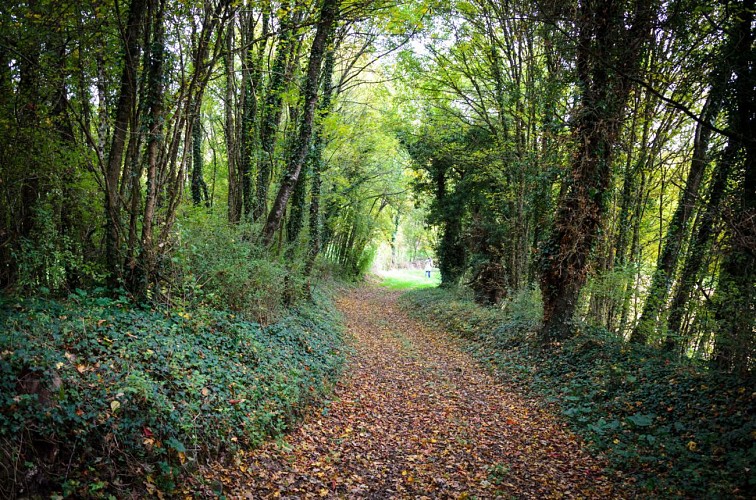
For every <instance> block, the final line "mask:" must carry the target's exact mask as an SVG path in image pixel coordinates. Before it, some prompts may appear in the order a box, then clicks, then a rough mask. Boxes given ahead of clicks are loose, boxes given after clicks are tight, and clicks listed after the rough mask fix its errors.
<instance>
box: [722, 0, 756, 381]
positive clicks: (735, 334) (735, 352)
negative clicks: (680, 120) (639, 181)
mask: <svg viewBox="0 0 756 500" xmlns="http://www.w3.org/2000/svg"><path fill="white" fill-rule="evenodd" d="M741 8H742V10H741V11H740V12H738V14H737V17H736V19H737V25H736V27H735V29H734V30H732V35H731V36H733V38H734V39H735V50H733V51H732V59H733V60H732V62H733V64H732V70H733V73H734V74H735V82H734V85H733V86H734V90H735V92H734V94H735V96H734V97H735V109H734V110H732V112H731V115H730V116H731V125H730V129H731V130H732V132H734V134H733V136H732V137H730V139H729V140H730V141H734V142H737V143H738V146H739V149H740V154H739V155H738V157H737V161H738V167H739V170H740V171H741V172H742V176H738V179H737V181H738V185H737V189H736V194H737V195H738V197H737V199H736V200H735V206H734V207H733V212H734V213H733V214H732V216H730V217H728V218H727V220H726V221H727V224H726V225H725V233H726V242H727V253H726V254H725V259H724V263H723V264H722V270H721V271H720V274H719V280H718V284H717V291H716V295H715V297H714V299H713V300H712V307H713V308H714V312H715V318H716V320H717V323H718V330H717V333H716V337H715V339H714V352H713V354H712V361H713V363H714V365H715V366H716V367H718V368H720V369H723V370H729V371H733V372H735V373H738V374H740V375H746V374H747V373H748V371H749V369H750V368H751V366H749V365H752V364H753V363H754V355H755V354H756V335H754V326H755V325H756V286H755V284H756V68H755V66H756V64H754V63H755V61H754V51H753V50H752V49H753V43H754V38H755V36H754V31H753V29H752V24H753V20H754V0H747V1H745V2H743V4H742V7H741Z"/></svg>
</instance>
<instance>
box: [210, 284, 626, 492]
mask: <svg viewBox="0 0 756 500" xmlns="http://www.w3.org/2000/svg"><path fill="white" fill-rule="evenodd" d="M397 296H398V293H397V292H393V291H388V290H386V289H385V288H378V287H375V286H368V287H362V288H360V289H355V290H352V291H351V292H349V293H348V294H347V295H346V296H344V297H342V298H341V299H340V300H339V308H340V310H341V311H342V312H343V314H344V316H345V321H346V323H347V327H348V335H349V337H350V342H351V343H352V344H353V348H354V352H353V354H352V356H351V359H350V361H349V367H348V369H347V373H346V375H345V377H344V379H343V381H342V382H341V384H340V385H339V387H338V388H337V389H336V392H335V394H334V398H333V401H331V402H330V404H329V405H327V407H326V408H325V409H322V410H317V411H314V412H313V413H312V414H311V415H309V416H308V417H307V418H306V420H305V422H304V423H303V424H302V425H301V426H300V427H299V428H298V429H296V430H295V431H294V432H293V433H292V434H291V435H290V436H287V437H286V438H285V440H284V442H283V443H279V444H276V443H270V444H268V445H266V446H264V447H263V448H261V449H259V450H254V451H251V452H248V453H247V454H245V455H243V456H242V457H241V458H240V460H239V461H238V463H237V464H234V465H229V466H227V467H226V468H225V469H221V470H215V471H213V472H208V473H206V477H207V478H208V479H209V480H210V481H211V482H212V481H215V482H216V484H217V485H218V486H220V485H221V484H222V485H223V488H222V489H223V494H225V495H227V496H229V497H233V498H245V497H248V498H261V497H263V498H278V497H280V498H319V497H324V498H354V497H357V498H362V497H368V498H468V497H471V498H472V497H477V498H497V497H502V498H508V497H516V498H562V497H569V498H584V497H599V498H602V497H603V498H609V497H611V498H618V497H622V491H621V490H618V489H617V487H616V486H615V485H614V483H613V482H612V481H611V480H610V479H608V478H607V477H605V476H604V475H603V473H602V472H601V464H600V463H599V462H598V461H597V460H595V459H593V458H591V457H590V456H589V455H588V454H587V452H586V451H584V449H583V445H582V444H581V443H580V442H579V440H578V439H577V438H576V437H574V436H573V435H572V434H570V433H569V431H567V430H566V428H565V427H564V426H563V424H562V423H560V422H559V421H558V420H557V419H555V418H554V417H553V416H551V415H549V414H548V413H545V412H543V411H542V410H540V409H539V408H538V407H537V405H536V403H535V401H530V400H528V399H527V398H524V397H523V396H522V395H520V394H518V393H517V392H513V391H512V390H509V389H508V388H507V387H506V386H502V385H501V384H500V383H496V382H495V381H494V379H493V377H491V376H490V375H488V374H487V373H485V371H483V370H482V369H481V368H480V367H479V366H477V365H476V364H475V363H474V361H473V360H472V359H471V358H470V357H469V356H468V355H467V354H465V353H462V352H461V351H460V350H459V349H458V348H457V347H455V345H454V343H453V342H451V341H449V340H447V339H446V338H445V337H444V336H443V335H442V334H440V333H437V332H433V331H431V330H429V329H428V328H426V327H424V326H421V325H420V324H418V323H417V322H416V321H414V320H411V319H409V318H407V316H406V315H405V314H404V313H403V312H401V311H400V310H399V309H398V307H397V305H396V297H397Z"/></svg>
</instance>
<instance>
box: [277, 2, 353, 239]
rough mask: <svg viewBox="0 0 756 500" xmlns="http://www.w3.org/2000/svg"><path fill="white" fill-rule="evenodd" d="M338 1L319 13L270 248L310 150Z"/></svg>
mask: <svg viewBox="0 0 756 500" xmlns="http://www.w3.org/2000/svg"><path fill="white" fill-rule="evenodd" d="M338 10H339V0H324V2H323V6H322V7H321V11H320V20H319V21H318V28H317V31H316V33H315V39H314V40H313V41H312V47H311V49H310V60H309V63H308V66H307V74H306V81H305V92H304V105H303V112H302V117H301V120H300V122H299V138H298V142H297V147H296V150H295V151H294V154H293V155H292V159H291V161H290V163H289V167H288V169H287V172H286V174H285V175H284V178H283V179H282V181H281V186H280V188H279V190H278V194H277V195H276V200H275V202H274V203H273V206H272V207H271V210H270V213H269V214H268V218H267V220H266V221H265V226H263V230H262V237H263V241H264V242H265V244H266V245H270V243H271V242H272V240H273V235H274V234H275V232H276V231H277V230H278V228H279V227H280V225H281V221H282V219H283V214H284V211H285V209H286V204H287V202H288V201H289V197H290V196H291V193H292V191H293V189H294V186H295V185H296V182H297V179H298V178H299V173H300V171H301V170H302V165H303V164H304V161H305V158H306V157H307V151H308V149H309V147H310V138H311V136H312V127H313V119H314V116H315V104H316V102H317V99H318V82H319V76H320V67H321V63H322V62H323V56H324V54H325V49H326V42H327V40H328V37H329V35H330V32H331V29H332V27H333V24H334V20H335V19H336V16H337V15H338Z"/></svg>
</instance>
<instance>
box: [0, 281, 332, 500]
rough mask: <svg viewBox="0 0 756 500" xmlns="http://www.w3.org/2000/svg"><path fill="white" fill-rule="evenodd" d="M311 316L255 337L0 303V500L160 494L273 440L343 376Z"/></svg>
mask: <svg viewBox="0 0 756 500" xmlns="http://www.w3.org/2000/svg"><path fill="white" fill-rule="evenodd" d="M318 302H319V303H318V304H317V306H302V307H300V308H298V309H296V310H294V311H292V312H290V313H288V315H286V316H285V317H283V318H282V319H281V320H280V321H278V322H276V323H275V324H272V325H270V326H266V327H262V326H261V325H259V324H257V323H253V322H249V321H246V320H242V319H240V318H239V317H236V316H234V314H231V313H228V312H222V311H217V310H208V309H205V310H192V311H177V310H155V309H147V308H145V309H139V308H133V307H130V306H128V305H127V303H126V302H125V301H117V300H115V301H114V300H111V299H108V298H105V297H92V296H87V294H86V293H84V292H81V291H79V292H78V293H77V294H76V295H74V296H72V297H71V298H70V299H69V300H67V301H51V300H24V301H19V302H15V301H12V302H7V301H6V302H4V303H0V496H5V497H8V496H11V497H12V496H17V495H25V494H29V492H30V491H31V492H32V493H34V492H36V493H55V494H62V495H73V496H77V497H80V496H102V495H105V494H106V493H107V494H115V495H117V496H122V495H125V494H126V493H127V492H134V491H136V492H140V491H142V492H144V491H145V490H144V489H145V488H147V489H148V490H153V489H160V490H162V491H171V490H172V489H173V488H174V487H175V485H176V481H177V479H179V478H181V477H185V476H186V475H188V474H191V473H192V471H193V470H194V467H195V466H196V464H197V463H198V462H202V461H204V460H207V459H208V458H222V457H223V456H224V455H228V456H230V454H231V453H233V452H234V450H235V449H236V448H237V447H239V446H254V445H257V444H259V443H261V442H262V440H263V439H265V438H266V437H269V436H277V435H280V434H281V433H282V432H284V431H285V430H287V429H288V428H289V427H290V425H291V423H292V422H293V421H294V420H296V419H297V418H298V417H299V416H300V415H301V414H302V412H303V410H304V408H305V406H306V405H308V404H309V403H311V402H312V401H314V400H317V399H318V398H321V397H323V395H324V394H326V393H327V392H328V391H329V389H330V387H331V385H332V384H333V383H334V381H335V380H336V378H337V377H338V375H339V372H340V370H341V367H342V363H343V354H342V346H343V344H342V332H341V329H340V327H339V326H338V321H337V318H336V316H335V313H334V312H333V311H334V309H333V306H332V305H331V304H330V303H328V302H327V301H326V300H325V299H323V298H322V297H321V298H320V299H319V301H318ZM323 311H325V312H323Z"/></svg>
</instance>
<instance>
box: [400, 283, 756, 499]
mask: <svg viewBox="0 0 756 500" xmlns="http://www.w3.org/2000/svg"><path fill="white" fill-rule="evenodd" d="M403 301H404V304H405V305H406V307H407V309H408V310H410V311H412V312H415V313H417V312H418V311H423V314H422V318H427V319H429V320H430V321H432V322H434V323H435V324H437V325H439V326H441V327H443V328H446V329H447V330H448V331H449V332H451V333H453V334H455V335H458V336H460V337H462V338H464V339H466V341H467V346H468V347H469V350H470V351H471V352H472V353H473V355H474V356H476V357H477V358H478V359H479V360H481V361H483V362H484V363H487V364H490V365H492V366H493V367H495V368H497V370H498V371H500V372H503V374H504V375H503V376H504V377H505V378H506V380H507V382H508V383H514V384H517V385H519V386H520V387H521V388H522V389H523V390H524V391H535V392H537V393H539V394H540V395H541V396H542V398H543V400H544V404H546V405H550V406H552V407H553V408H552V409H553V410H554V411H556V412H559V413H561V414H562V415H564V417H565V418H566V419H567V421H568V422H569V423H570V425H571V427H572V428H573V430H574V431H575V432H577V433H578V434H580V435H582V436H583V438H585V439H586V440H587V441H588V442H589V443H590V445H591V446H592V447H593V448H594V450H595V451H596V452H599V453H602V454H604V455H605V456H606V457H607V458H608V459H609V461H610V463H611V466H612V467H613V468H615V469H616V470H619V471H622V473H623V474H625V475H630V476H632V477H633V478H634V480H635V481H636V482H637V484H638V485H639V486H640V487H641V489H642V490H643V491H644V495H648V496H658V497H679V496H682V497H697V498H701V497H705V498H725V497H727V498H738V497H742V498H745V497H747V496H748V492H750V491H753V489H754V487H756V474H755V472H756V471H754V468H753V464H754V463H756V440H755V439H756V422H754V418H753V415H754V414H756V395H755V393H754V392H753V387H756V380H754V379H753V377H751V378H750V379H747V380H744V379H738V378H736V377H734V376H730V375H726V374H722V373H718V372H715V371H709V370H707V369H706V366H705V365H701V364H698V363H696V362H694V361H690V360H686V361H676V360H671V359H669V358H668V357H667V356H666V355H664V354H663V353H662V352H660V351H659V350H657V349H655V348H652V347H643V346H640V347H639V346H635V345H629V344H627V343H625V342H624V341H623V340H622V339H619V338H618V337H617V336H616V335H614V334H611V333H609V332H607V331H605V330H603V329H600V328H583V330H582V331H581V332H580V334H579V335H577V336H575V337H574V338H572V339H571V340H569V341H567V342H564V343H563V344H562V346H561V347H560V348H559V349H551V350H543V349H541V348H540V346H539V345H538V342H537V338H536V336H535V334H536V333H537V331H538V327H539V321H540V319H541V314H542V313H541V310H540V306H539V303H540V301H539V298H538V296H537V293H536V292H535V291H530V292H525V293H523V294H521V295H516V296H515V297H514V298H513V299H512V301H511V302H509V303H508V304H506V305H505V306H504V310H497V309H493V308H481V307H479V306H476V305H474V304H473V303H472V302H471V301H469V300H461V299H460V298H459V297H455V296H454V295H453V294H450V293H448V292H445V291H444V290H440V289H437V290H416V291H412V292H409V293H407V294H405V296H404V298H403Z"/></svg>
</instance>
